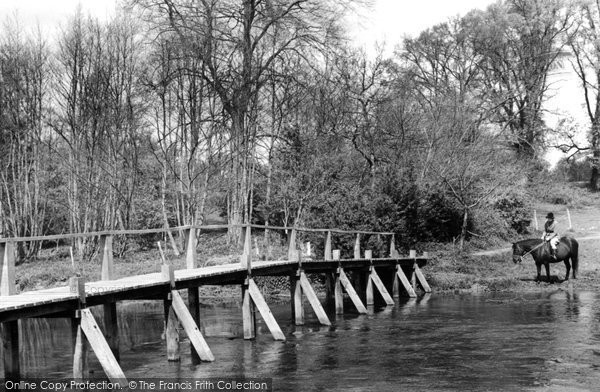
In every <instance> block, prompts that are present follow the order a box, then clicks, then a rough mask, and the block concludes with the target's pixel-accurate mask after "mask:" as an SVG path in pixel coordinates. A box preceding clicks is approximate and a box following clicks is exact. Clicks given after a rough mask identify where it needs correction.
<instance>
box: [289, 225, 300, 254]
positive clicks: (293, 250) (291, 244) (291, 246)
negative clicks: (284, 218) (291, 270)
mask: <svg viewBox="0 0 600 392" xmlns="http://www.w3.org/2000/svg"><path fill="white" fill-rule="evenodd" d="M297 258H298V251H297V250H296V229H292V231H291V233H290V238H289V244H288V260H290V261H292V260H297Z"/></svg>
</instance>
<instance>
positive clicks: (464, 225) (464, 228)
mask: <svg viewBox="0 0 600 392" xmlns="http://www.w3.org/2000/svg"><path fill="white" fill-rule="evenodd" d="M468 223H469V209H468V208H465V211H464V214H463V223H462V228H461V230H460V250H463V248H464V244H465V239H466V238H467V224H468Z"/></svg>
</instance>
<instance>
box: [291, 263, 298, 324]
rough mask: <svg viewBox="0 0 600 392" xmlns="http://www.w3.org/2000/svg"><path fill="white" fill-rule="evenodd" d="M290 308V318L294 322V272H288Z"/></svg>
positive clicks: (295, 279)
mask: <svg viewBox="0 0 600 392" xmlns="http://www.w3.org/2000/svg"><path fill="white" fill-rule="evenodd" d="M289 279H290V310H291V315H292V320H294V323H295V321H296V299H295V296H296V284H297V283H298V277H297V276H296V274H290V276H289Z"/></svg>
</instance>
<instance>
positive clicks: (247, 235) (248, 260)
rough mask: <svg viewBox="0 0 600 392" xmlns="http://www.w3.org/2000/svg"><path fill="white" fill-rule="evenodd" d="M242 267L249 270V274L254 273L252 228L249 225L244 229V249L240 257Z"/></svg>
mask: <svg viewBox="0 0 600 392" xmlns="http://www.w3.org/2000/svg"><path fill="white" fill-rule="evenodd" d="M240 263H241V265H242V267H245V268H246V269H247V270H248V276H250V275H251V274H252V229H251V228H250V225H247V226H246V227H245V229H244V250H243V252H242V256H241V257H240Z"/></svg>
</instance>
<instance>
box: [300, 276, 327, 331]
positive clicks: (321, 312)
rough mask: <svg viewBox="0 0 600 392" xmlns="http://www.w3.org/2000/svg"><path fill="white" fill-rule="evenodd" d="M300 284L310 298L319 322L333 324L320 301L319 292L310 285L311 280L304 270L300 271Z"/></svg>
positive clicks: (307, 297)
mask: <svg viewBox="0 0 600 392" xmlns="http://www.w3.org/2000/svg"><path fill="white" fill-rule="evenodd" d="M300 285H301V286H302V291H303V292H304V295H305V296H306V299H308V302H309V303H310V305H311V306H312V308H313V310H314V312H315V314H316V315H317V318H318V319H319V322H320V323H321V324H323V325H331V321H329V317H327V313H325V309H323V306H322V305H321V302H320V301H319V297H317V294H316V293H315V291H314V290H313V288H312V286H311V285H310V282H309V281H308V278H307V277H306V274H305V273H304V272H301V273H300Z"/></svg>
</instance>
